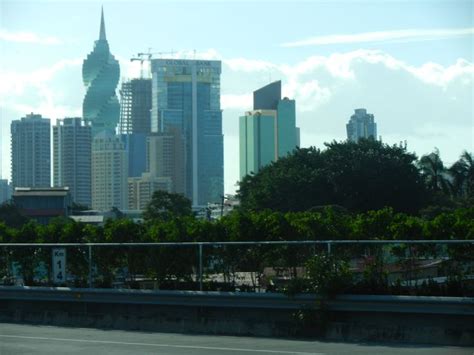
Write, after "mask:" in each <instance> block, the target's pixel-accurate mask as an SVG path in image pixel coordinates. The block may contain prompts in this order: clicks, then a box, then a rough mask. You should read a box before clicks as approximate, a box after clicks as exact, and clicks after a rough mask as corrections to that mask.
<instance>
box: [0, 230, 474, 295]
mask: <svg viewBox="0 0 474 355" xmlns="http://www.w3.org/2000/svg"><path fill="white" fill-rule="evenodd" d="M473 246H474V240H449V239H448V240H303V241H239V242H179V243H166V242H165V243H0V272H1V269H2V264H3V270H4V272H3V274H4V275H3V277H4V279H6V280H10V282H11V280H13V282H11V283H13V284H15V282H16V280H18V279H19V278H20V277H19V274H21V273H23V274H24V273H25V270H22V269H26V268H27V267H28V260H30V259H31V260H33V259H34V260H35V261H34V262H36V263H40V264H38V265H42V266H43V267H44V268H46V269H47V276H46V279H47V280H48V281H47V282H49V283H50V284H51V280H53V281H54V280H55V275H54V270H55V267H56V269H57V270H60V272H62V273H63V274H64V279H63V280H64V281H63V282H59V283H60V284H67V283H68V282H72V281H71V280H72V279H73V278H74V277H75V276H76V277H77V275H74V272H72V270H73V269H74V268H76V269H77V270H79V271H80V272H81V273H82V274H84V273H87V286H88V287H89V288H93V287H94V286H95V283H96V281H97V279H98V278H99V276H101V275H99V273H100V269H101V268H102V269H106V268H107V265H105V264H106V263H107V262H110V263H112V259H114V258H118V256H120V258H121V260H120V261H117V262H116V264H117V265H118V266H117V265H116V266H114V267H115V269H117V270H118V269H120V268H121V267H122V271H123V270H124V269H126V268H127V270H125V271H123V272H122V278H123V279H126V280H127V277H128V279H133V280H134V281H135V282H139V281H140V282H142V281H144V280H145V279H148V280H153V276H150V277H147V276H146V275H145V273H142V277H141V280H140V277H137V275H140V273H139V272H138V273H135V274H134V275H133V277H129V276H130V275H132V274H131V271H130V268H131V266H132V264H133V263H134V262H135V263H137V264H138V263H140V262H142V261H143V260H140V259H144V258H145V257H146V258H147V260H148V262H150V260H151V262H152V263H155V264H156V261H157V260H158V261H159V262H161V260H165V261H166V260H169V262H170V263H175V262H176V261H175V260H173V257H174V255H176V256H178V255H179V254H180V253H181V252H182V251H183V250H184V249H186V253H184V254H183V255H184V257H183V261H184V262H185V263H186V264H189V265H185V266H186V267H187V271H186V272H187V277H188V278H189V279H191V280H192V281H193V282H196V283H197V284H198V285H199V290H201V291H202V290H203V288H204V287H203V283H204V282H205V281H208V280H209V279H211V277H210V276H213V275H214V276H215V275H219V277H220V276H222V275H224V276H223V277H224V279H225V272H222V273H214V274H212V270H211V269H219V266H222V265H223V264H225V263H226V262H227V263H229V262H232V263H236V264H237V263H238V262H239V260H236V259H239V258H242V259H244V260H247V259H248V260H250V262H249V263H250V264H251V263H254V264H257V263H258V265H257V266H256V265H250V266H248V265H245V262H240V264H242V265H238V266H236V268H238V267H240V268H241V269H243V270H244V271H243V273H250V277H253V276H254V275H253V276H252V273H253V272H256V271H255V270H252V269H251V268H252V267H253V268H257V267H258V268H260V269H262V267H264V265H262V264H261V263H259V257H261V256H262V255H263V254H265V253H267V254H271V253H272V252H273V253H275V250H276V251H277V252H280V254H281V255H283V256H281V255H280V256H281V260H283V261H282V263H284V262H286V263H287V265H283V264H281V265H271V263H267V264H268V265H267V266H268V267H269V268H273V271H275V270H277V271H278V270H279V271H281V270H285V269H288V268H293V269H294V275H293V276H291V275H290V277H294V276H295V275H296V273H297V271H296V268H298V267H302V266H303V265H304V260H303V259H304V258H309V257H311V256H312V255H317V254H323V253H324V254H326V255H334V254H341V253H342V251H347V249H348V248H349V249H352V253H353V254H354V255H353V256H352V259H351V261H352V262H353V263H354V262H355V260H362V259H363V258H366V259H367V257H369V258H370V257H372V256H373V255H374V253H378V254H380V250H382V258H386V257H387V255H388V256H389V257H391V258H394V255H395V254H394V252H393V251H394V250H398V254H400V253H402V254H403V253H404V255H402V256H397V258H399V259H400V260H402V259H403V260H402V262H403V263H404V265H405V266H404V267H406V268H407V270H405V271H407V275H406V276H405V279H404V281H403V282H406V283H407V282H408V283H411V282H413V281H415V283H416V277H417V276H416V275H414V274H413V272H412V271H413V269H414V264H416V263H417V262H419V260H422V259H423V260H434V261H436V260H437V261H439V262H442V261H446V260H455V258H456V255H454V256H453V255H450V252H451V251H452V249H453V248H454V249H455V250H457V253H459V250H461V251H462V250H464V249H466V248H472V247H473ZM170 248H173V253H171V252H170ZM174 248H175V249H174ZM232 248H234V249H233V250H231V249H232ZM258 248H260V249H258ZM263 248H265V250H263ZM377 248H378V249H377ZM387 248H388V249H390V250H388V249H387ZM397 248H398V249H397ZM416 248H418V249H420V248H428V249H429V250H428V252H426V251H425V252H424V253H425V254H424V255H421V256H420V253H418V251H417V250H415V249H416ZM430 248H431V249H430ZM25 249H26V251H25ZM28 249H30V250H29V251H28ZM62 249H64V250H66V251H68V253H67V254H69V255H68V260H67V262H66V258H64V259H61V258H59V259H57V261H55V260H53V259H54V258H53V257H51V256H50V255H49V254H48V253H49V251H48V250H62ZM399 249H402V251H401V252H400V250H399ZM454 249H453V250H454ZM112 250H113V252H111V251H112ZM160 250H161V251H163V250H164V252H162V253H161V254H154V253H156V252H157V251H160ZM377 250H378V251H377ZM367 251H368V252H367ZM371 252H372V254H371ZM252 253H253V254H252ZM259 253H260V254H259ZM20 254H21V255H20ZM171 254H173V255H171ZM267 254H265V255H267ZM398 254H397V255H398ZM451 254H452V253H451ZM248 255H250V256H248ZM69 256H70V258H69ZM300 256H302V257H301V258H300ZM94 257H96V259H95V260H94ZM35 258H36V259H35ZM107 258H109V259H107ZM436 258H437V259H436ZM71 259H74V260H71ZM19 260H21V261H22V265H21V267H16V268H15V266H18V264H20V261H19ZM38 260H40V261H38ZM114 260H115V259H114ZM61 261H62V262H61ZM465 261H466V260H463V261H462V262H465ZM473 261H474V256H472V255H471V257H470V259H469V258H468V260H467V262H468V264H469V267H471V266H472V265H474V264H473ZM460 262H461V260H460ZM41 263H42V264H41ZM58 263H59V264H66V265H68V266H67V268H66V265H61V268H57V266H58V265H56V264H58ZM120 263H122V264H120ZM103 264H104V265H105V266H104V265H103ZM71 265H73V266H74V267H73V266H71ZM216 265H217V267H216ZM400 265H401V264H400ZM172 266H173V267H176V266H177V265H176V264H173V265H172ZM178 266H183V265H178ZM30 267H31V266H30ZM147 267H148V266H147ZM153 268H155V270H156V269H159V270H162V269H164V268H166V265H163V264H159V265H158V266H156V265H155V266H153V267H151V268H150V267H148V269H147V270H148V271H149V270H152V271H153ZM18 269H20V271H18ZM84 269H85V270H84ZM205 269H207V272H205ZM77 270H76V271H75V272H76V273H78V272H79V271H77ZM147 270H145V271H147ZM210 270H211V271H210ZM245 270H246V271H245ZM249 270H250V271H249ZM261 271H262V270H259V271H258V272H259V273H260V274H261V273H262V272H261ZM277 271H275V272H277ZM362 271H363V270H361V272H362ZM405 271H404V270H400V273H402V272H405ZM232 272H233V273H234V281H235V273H236V272H238V271H236V270H232ZM221 274H222V275H221ZM67 275H69V278H68V277H67ZM127 275H128V276H127ZM1 276H2V275H1V273H0V277H1ZM22 276H24V275H22ZM244 276H245V277H246V276H248V275H244ZM244 276H242V277H244ZM438 276H446V277H448V276H449V275H438ZM113 277H116V275H113ZM173 277H174V278H175V279H176V276H172V277H170V280H172V281H176V280H175V279H173ZM429 277H430V279H433V277H432V275H431V276H429ZM206 278H207V279H206ZM137 280H138V281H137ZM56 281H57V280H56Z"/></svg>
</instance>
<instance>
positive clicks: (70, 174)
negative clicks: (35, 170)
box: [53, 117, 92, 206]
mask: <svg viewBox="0 0 474 355" xmlns="http://www.w3.org/2000/svg"><path fill="white" fill-rule="evenodd" d="M91 144H92V140H91V126H90V123H89V122H85V121H84V120H83V119H82V118H80V117H74V118H65V119H63V120H58V121H57V122H56V125H55V126H53V186H55V187H69V192H70V194H71V198H72V201H73V202H75V203H78V204H81V205H85V206H91Z"/></svg>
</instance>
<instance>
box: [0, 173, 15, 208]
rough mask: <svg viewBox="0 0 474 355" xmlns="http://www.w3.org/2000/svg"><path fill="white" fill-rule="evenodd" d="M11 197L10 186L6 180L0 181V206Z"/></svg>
mask: <svg viewBox="0 0 474 355" xmlns="http://www.w3.org/2000/svg"><path fill="white" fill-rule="evenodd" d="M11 197H12V186H11V184H9V183H8V180H6V179H0V204H2V203H4V202H8V201H10V199H11Z"/></svg>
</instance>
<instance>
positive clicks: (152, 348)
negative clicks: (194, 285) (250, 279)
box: [0, 323, 474, 355]
mask: <svg viewBox="0 0 474 355" xmlns="http://www.w3.org/2000/svg"><path fill="white" fill-rule="evenodd" d="M0 354H1V355H7V354H8V355H10V354H15V355H16V354H48V355H49V354H88V355H92V354H163V355H177V354H180V355H181V354H182V355H186V354H198V355H204V354H206V355H207V354H208V355H213V354H229V355H235V354H245V355H252V354H259V355H260V354H262V355H264V354H274V355H278V354H281V355H289V354H295V355H309V354H312V355H320V354H430V355H433V354H434V355H436V354H439V355H441V354H450V355H456V354H469V355H472V354H474V349H473V348H458V347H452V346H449V347H443V346H430V345H404V344H353V343H330V342H318V341H312V340H311V341H308V340H289V339H274V338H253V337H232V336H214V335H189V334H188V335H183V334H171V333H169V334H168V333H153V332H135V331H120V330H101V329H89V328H87V329H86V328H66V327H53V326H43V325H23V324H7V323H0Z"/></svg>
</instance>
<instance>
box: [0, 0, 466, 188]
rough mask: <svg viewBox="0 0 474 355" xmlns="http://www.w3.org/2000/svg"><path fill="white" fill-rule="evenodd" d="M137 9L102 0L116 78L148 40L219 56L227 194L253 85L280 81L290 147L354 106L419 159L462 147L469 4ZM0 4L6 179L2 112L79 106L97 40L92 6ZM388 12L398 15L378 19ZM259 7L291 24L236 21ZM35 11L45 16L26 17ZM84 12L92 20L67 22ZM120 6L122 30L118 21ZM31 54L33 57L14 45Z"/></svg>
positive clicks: (96, 9) (134, 71) (343, 119)
mask: <svg viewBox="0 0 474 355" xmlns="http://www.w3.org/2000/svg"><path fill="white" fill-rule="evenodd" d="M140 4H141V5H142V6H145V7H149V9H148V10H149V11H146V13H144V11H142V13H141V17H140V18H139V17H138V15H137V12H139V11H138V10H137V9H133V6H131V3H123V2H119V3H115V2H107V1H106V2H104V12H105V17H106V20H107V37H108V40H109V41H110V42H111V44H110V47H111V48H112V52H113V53H114V54H115V55H116V58H117V59H118V60H119V62H120V65H121V67H122V68H124V70H123V73H122V77H124V76H126V77H130V78H131V77H134V76H135V77H137V76H138V73H139V63H138V62H134V63H131V62H130V58H131V57H133V56H136V53H137V52H144V51H146V50H147V48H148V47H150V46H151V47H153V49H152V50H151V51H152V52H153V51H160V50H162V51H168V50H170V49H175V51H176V50H180V49H181V50H182V51H181V52H180V53H179V54H178V53H177V54H174V55H173V57H179V58H183V57H184V56H187V57H188V59H192V57H193V56H194V55H195V56H196V58H198V59H218V60H222V98H221V107H222V109H223V131H224V147H225V152H224V161H225V164H224V169H225V173H224V174H225V192H226V193H231V192H233V191H234V190H235V186H234V184H235V182H236V181H237V180H238V179H239V167H238V164H237V163H235V162H237V161H238V117H239V116H240V115H241V114H242V112H245V111H248V110H250V109H251V107H252V105H251V101H252V97H251V93H252V92H253V91H254V90H255V89H256V88H258V87H261V86H264V85H265V84H267V83H269V82H270V81H274V80H279V79H281V80H282V83H283V88H282V89H283V96H288V97H291V98H294V99H295V100H296V110H297V113H296V120H297V125H298V126H299V127H301V146H302V147H307V146H310V145H316V146H318V147H322V143H323V142H325V141H331V140H333V139H336V140H343V139H345V136H346V132H345V124H346V123H347V117H348V116H349V115H350V114H351V112H353V110H354V109H355V108H358V107H366V108H368V109H369V110H370V112H371V113H373V114H374V115H375V117H376V118H377V122H378V124H379V134H380V135H382V136H383V138H384V142H386V143H390V144H396V143H398V142H400V141H405V140H407V141H408V150H409V151H416V153H417V154H418V155H419V156H420V155H422V154H427V153H430V152H431V151H432V150H433V149H434V148H435V147H438V148H439V149H440V152H441V154H442V157H443V159H444V161H445V163H446V164H449V163H452V162H454V161H455V160H456V159H457V158H458V156H459V155H460V154H461V152H462V150H464V149H465V150H468V151H472V150H473V147H472V145H473V126H474V125H473V124H472V117H473V107H472V96H471V94H470V92H471V91H472V73H474V65H473V63H472V62H473V59H472V33H473V26H472V4H471V3H470V2H467V1H466V2H463V1H459V2H456V4H455V5H453V4H450V3H449V2H443V1H430V2H422V1H419V2H416V3H413V4H411V5H410V4H408V3H406V2H387V3H385V4H384V5H383V6H382V5H380V6H379V5H377V3H375V2H357V3H354V2H352V3H351V2H340V3H338V4H337V5H329V4H327V3H322V2H316V3H307V2H303V3H296V4H291V5H292V6H288V4H289V3H287V4H286V6H285V3H282V2H279V3H275V4H272V6H268V2H258V3H256V4H251V3H248V2H244V3H242V4H241V5H237V4H235V3H231V4H228V5H227V4H223V3H220V2H212V3H199V4H190V3H183V2H178V3H177V4H171V3H166V2H158V3H157V4H155V3H151V2H147V1H144V2H141V3H140ZM360 5H364V6H360ZM0 6H1V7H2V12H3V13H5V16H4V21H3V22H2V28H1V32H0V40H1V45H2V53H4V54H5V55H2V58H1V59H0V63H1V73H0V75H1V79H2V80H1V82H2V83H1V84H0V94H1V102H0V106H1V113H0V114H1V119H0V122H1V127H0V130H1V148H2V150H1V152H2V154H1V155H2V176H3V177H7V178H10V172H9V164H10V162H9V157H10V149H9V137H8V132H9V125H10V122H11V120H13V119H19V118H20V117H24V116H25V115H26V114H29V113H30V112H34V113H37V114H41V115H43V117H49V118H51V119H52V122H51V124H52V125H53V124H54V123H55V121H56V119H58V118H64V117H68V116H69V117H73V116H80V115H81V104H82V98H83V97H84V88H83V87H82V80H81V79H82V78H81V74H80V70H81V64H82V60H83V58H84V56H85V55H86V54H87V53H89V52H90V46H91V43H92V42H93V41H94V40H95V39H97V25H96V24H97V23H99V19H100V3H98V2H87V3H75V5H74V11H75V13H76V15H74V16H72V17H71V18H69V17H67V16H66V14H67V13H69V12H70V9H69V7H70V6H72V5H71V4H68V2H67V1H66V2H65V4H58V3H51V2H40V3H39V4H27V3H22V2H20V3H13V2H10V1H2V4H1V5H0ZM341 8H350V10H351V13H353V17H354V18H356V19H352V18H350V17H345V18H344V20H345V21H344V23H342V22H341V21H334V19H335V18H337V13H338V11H340V9H341ZM390 8H392V9H398V10H396V11H395V10H394V11H392V12H391V15H390V16H386V15H385V17H384V16H382V13H384V14H386V13H390ZM193 10H194V12H196V11H197V12H199V13H200V16H197V17H199V19H200V21H202V23H201V22H198V21H197V19H196V16H194V17H193V13H194V12H193ZM263 10H265V11H267V12H269V14H271V15H272V16H268V17H269V18H274V19H277V20H278V21H281V20H282V19H283V18H285V17H284V15H286V16H288V17H289V18H291V19H292V20H291V21H290V22H291V23H292V24H293V26H283V27H284V28H279V26H275V27H274V31H273V32H272V34H270V35H269V34H268V33H267V32H266V31H262V30H259V29H262V28H265V26H267V25H268V22H266V21H267V19H262V20H261V23H260V24H258V26H256V28H254V31H253V33H252V32H250V33H249V31H250V30H249V29H246V28H243V27H245V26H241V27H235V22H238V21H239V20H240V21H241V20H243V19H244V18H245V14H248V13H253V12H258V11H263ZM345 11H346V10H345ZM159 12H162V13H166V14H167V15H169V16H165V17H164V19H163V22H162V23H161V26H163V27H165V28H166V26H167V24H169V22H168V21H171V18H173V17H174V16H173V15H174V14H178V13H182V15H183V18H182V21H183V26H182V27H183V28H182V29H176V30H175V31H174V32H173V33H172V34H173V35H172V36H167V35H166V33H165V32H166V31H159V28H156V27H153V26H154V25H153V24H152V17H153V16H152V15H153V13H155V14H156V13H159ZM47 13H50V14H51V15H50V16H54V20H51V21H38V18H41V17H42V16H43V15H44V16H46V14H47ZM86 13H87V14H88V16H87V17H88V18H89V19H90V21H91V26H85V25H84V22H83V21H80V19H81V18H82V17H83V16H84V14H86ZM148 13H149V14H148ZM227 13H232V14H233V15H234V17H235V19H230V18H229V14H227ZM20 14H21V16H20ZM61 14H62V16H61ZM125 14H127V15H128V16H129V17H130V19H131V21H130V25H127V22H123V21H121V20H120V18H121V16H125ZM216 15H219V16H217V17H216ZM310 15H311V16H312V17H310ZM296 16H300V17H299V18H300V20H299V21H298V22H295V21H294V18H296ZM168 17H169V19H168ZM324 17H327V19H324ZM351 17H352V16H351ZM51 18H53V17H51ZM211 18H212V19H214V22H212V23H211V21H210V19H211ZM139 19H140V21H142V22H143V23H140V22H137V21H139ZM310 19H312V20H311V21H310ZM331 19H332V20H333V22H334V23H333V24H332V23H330V20H331ZM234 21H235V22H234ZM278 21H276V22H278ZM137 23H138V24H140V25H138V26H137ZM233 26H234V27H233ZM356 26H357V27H356ZM232 27H233V30H234V32H230V29H231V28H232ZM290 27H291V28H290ZM58 28H61V29H62V30H61V31H58V30H57V29H58ZM216 28H219V31H216ZM356 28H357V29H356ZM190 29H194V31H193V33H192V34H190V33H189V32H190V31H189V30H190ZM237 29H238V30H237ZM25 33H26V35H25ZM250 34H252V35H253V37H248V36H249V35H250ZM168 37H169V38H168ZM248 38H252V41H248ZM194 48H196V49H197V53H196V54H194V52H193V49H194ZM33 50H34V51H35V56H34V59H35V60H33V61H32V60H31V57H28V56H26V54H27V53H29V51H33ZM19 54H20V55H19ZM22 54H25V55H22ZM156 57H159V55H157V56H156ZM27 58H28V59H29V60H26V59H27ZM407 88H409V89H411V90H407Z"/></svg>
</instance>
